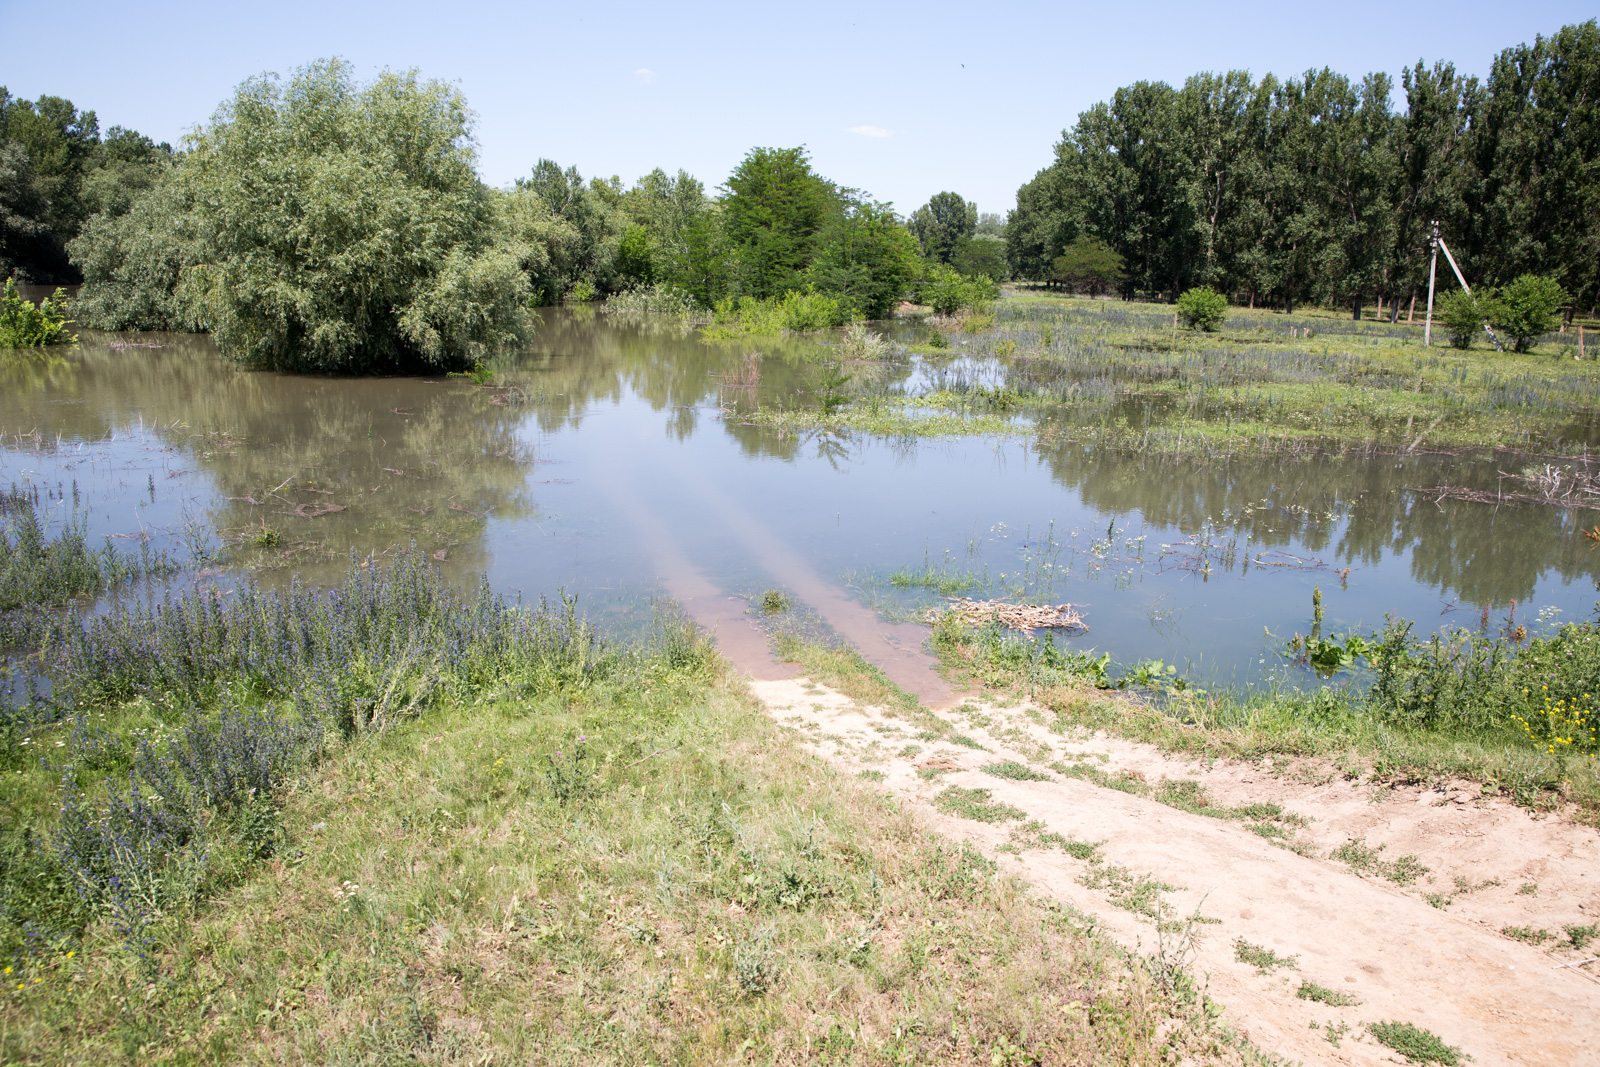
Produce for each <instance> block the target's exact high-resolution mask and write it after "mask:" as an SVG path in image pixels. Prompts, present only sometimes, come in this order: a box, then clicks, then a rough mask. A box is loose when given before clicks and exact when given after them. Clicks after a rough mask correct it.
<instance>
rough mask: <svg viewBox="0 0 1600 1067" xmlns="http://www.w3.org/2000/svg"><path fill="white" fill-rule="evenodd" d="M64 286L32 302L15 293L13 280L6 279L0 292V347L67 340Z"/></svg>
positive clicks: (15, 285) (34, 344)
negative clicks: (2, 292) (53, 293)
mask: <svg viewBox="0 0 1600 1067" xmlns="http://www.w3.org/2000/svg"><path fill="white" fill-rule="evenodd" d="M66 298H67V293H66V290H64V289H57V290H56V291H55V295H54V296H48V297H45V298H44V299H43V300H41V301H39V302H38V303H37V304H35V303H34V302H33V301H31V300H24V299H22V297H21V296H20V295H19V294H18V293H17V283H16V280H15V279H13V278H7V279H6V287H5V293H4V295H0V348H40V347H43V346H45V345H60V344H66V343H68V342H70V341H71V340H72V339H73V338H72V334H71V333H69V332H68V331H67V327H68V326H69V325H71V323H72V320H71V319H69V318H67V313H66V311H65V309H64V308H63V307H62V305H63V304H64V303H65V301H66Z"/></svg>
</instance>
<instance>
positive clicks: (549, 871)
mask: <svg viewBox="0 0 1600 1067" xmlns="http://www.w3.org/2000/svg"><path fill="white" fill-rule="evenodd" d="M691 651H692V650H691ZM107 710H108V712H109V713H112V714H117V713H122V709H120V708H112V707H108V709H107ZM580 737H581V738H584V739H585V740H584V741H583V742H582V745H581V748H580V747H579V743H578V741H577V739H578V738H580ZM558 752H559V753H561V755H560V756H557V753H558ZM974 802H975V803H982V801H979V800H974ZM273 842H274V844H273V847H272V849H271V850H270V853H269V854H268V855H267V856H266V857H265V858H263V859H255V860H249V859H247V858H242V860H241V863H240V865H239V866H238V868H237V869H236V870H235V871H234V872H233V877H232V878H231V880H229V881H228V882H227V884H219V885H218V886H216V887H215V889H216V891H215V892H214V893H212V894H210V895H208V896H206V897H205V898H202V899H196V900H194V901H193V902H192V903H191V904H188V905H184V906H181V907H176V908H174V909H172V910H171V911H169V912H168V913H166V914H164V915H163V916H162V917H161V919H160V921H159V922H158V923H157V924H156V926H155V927H154V928H153V929H152V930H151V931H150V943H149V946H148V950H147V951H146V952H145V953H144V955H143V956H142V957H141V956H139V955H136V954H133V953H131V952H130V951H129V949H128V947H127V946H126V944H125V941H124V938H123V936H122V934H121V933H120V932H119V931H118V930H117V929H116V928H115V924H114V923H113V922H110V921H97V922H93V923H91V924H89V925H88V926H87V927H86V928H84V929H83V931H82V932H81V935H79V936H78V937H76V938H74V939H73V940H71V941H70V942H66V943H63V945H62V946H61V947H59V948H57V947H52V946H45V947H43V948H41V950H40V951H39V952H38V953H37V954H36V955H34V956H33V957H30V959H29V961H28V962H27V963H26V964H25V965H23V966H22V968H21V969H20V970H17V971H14V974H15V975H16V977H17V981H18V982H20V983H21V984H22V986H23V988H22V989H21V990H13V991H12V992H11V993H9V994H8V995H6V996H5V997H4V998H3V999H0V1059H3V1060H4V1061H5V1062H8V1063H18V1064H57V1063H72V1064H99V1063H107V1062H124V1061H130V1062H151V1063H183V1064H236V1063H249V1064H266V1063H278V1062H285V1061H289V1062H324V1063H354V1062H368V1063H389V1062H394V1063H399V1062H411V1063H455V1062H462V1063H470V1062H502V1061H504V1062H531V1061H548V1060H550V1059H552V1058H557V1059H562V1058H565V1059H566V1060H568V1061H570V1062H584V1063H601V1064H606V1063H613V1064H631V1063H646V1062H653V1063H665V1062H675V1063H690V1062H693V1063H723V1062H727V1063H732V1062H745V1060H746V1057H747V1055H748V1053H749V1051H750V1050H751V1049H756V1048H759V1049H762V1050H765V1052H766V1053H767V1054H768V1055H772V1056H777V1057H779V1058H781V1059H795V1060H802V1059H803V1060H811V1061H825V1062H830V1063H880V1062H981V1063H991V1062H1019V1063H1021V1062H1051V1063H1083V1064H1089V1063H1100V1062H1105V1061H1106V1058H1107V1057H1111V1058H1114V1059H1115V1060H1117V1061H1118V1062H1139V1063H1155V1062H1160V1061H1161V1058H1162V1056H1163V1055H1164V1054H1165V1053H1166V1052H1167V1051H1168V1050H1169V1049H1173V1048H1176V1049H1178V1050H1180V1051H1181V1054H1183V1055H1185V1056H1187V1057H1189V1058H1190V1059H1192V1060H1194V1061H1197V1062H1243V1061H1244V1057H1245V1055H1246V1053H1245V1052H1244V1051H1242V1050H1241V1049H1239V1048H1238V1047H1237V1046H1236V1045H1235V1044H1233V1043H1231V1039H1229V1038H1228V1037H1227V1035H1226V1033H1225V1032H1223V1031H1221V1030H1214V1029H1212V1028H1211V1027H1212V1023H1211V1020H1210V1017H1209V1016H1208V1015H1206V1014H1205V1013H1203V1012H1200V1011H1199V1010H1198V1009H1196V1008H1195V1007H1194V1005H1193V1004H1192V1003H1189V1002H1188V1001H1179V1000H1175V999H1170V998H1168V997H1166V996H1165V995H1163V994H1162V993H1161V991H1160V990H1159V988H1158V987H1157V986H1156V984H1155V983H1154V982H1153V980H1152V979H1151V978H1150V977H1149V975H1148V973H1147V971H1146V969H1145V968H1144V967H1143V966H1142V965H1141V964H1140V963H1139V961H1138V960H1136V959H1135V958H1133V957H1131V956H1129V955H1126V954H1123V953H1121V952H1119V951H1118V950H1117V949H1115V948H1114V947H1113V946H1112V945H1110V943H1109V942H1107V941H1105V940H1104V939H1102V938H1100V937H1099V936H1097V935H1094V934H1091V933H1089V932H1087V931H1086V929H1085V927H1083V926H1082V925H1080V924H1079V922H1078V921H1077V920H1076V919H1074V918H1073V917H1072V916H1071V915H1070V914H1069V913H1067V912H1065V911H1062V910H1059V909H1056V908H1053V907H1050V906H1049V905H1047V904H1044V903H1041V902H1038V901H1036V900H1035V899H1034V898H1033V897H1031V896H1030V895H1029V894H1028V893H1027V891H1026V890H1025V887H1023V886H1021V885H1018V884H1016V883H1013V882H1012V881H1011V880H1009V879H1006V878H1003V877H999V876H997V874H996V871H995V868H994V866H993V864H991V863H990V862H989V861H987V860H985V859H983V858H982V857H981V856H979V855H977V854H976V853H974V852H972V851H971V850H968V849H965V848H963V847H960V846H954V845H951V844H949V843H946V842H942V841H939V840H937V839H934V838H931V837H930V836H929V835H928V834H927V833H926V832H925V831H924V830H922V829H920V828H919V827H918V825H917V823H916V821H915V820H914V819H913V818H911V817H910V816H908V815H906V814H904V813H902V812H901V811H899V810H898V809H897V808H896V806H894V805H893V804H891V803H889V802H888V801H885V800H883V799H882V798H880V797H877V796H875V795H874V794H873V791H872V790H871V789H870V787H867V786H865V785H863V786H857V785H854V784H852V782H851V780H850V779H849V778H846V777H843V776H840V775H837V774H834V773H833V772H831V771H829V770H828V769H827V768H826V767H825V766H824V765H822V764H820V763H817V762H816V761H814V760H811V759H809V758H807V757H805V756H803V755H802V754H800V753H799V752H798V751H797V750H795V749H794V748H793V747H792V745H791V743H790V742H789V741H787V740H786V739H785V738H784V737H783V736H782V734H781V731H779V730H778V729H777V728H776V727H775V726H774V725H773V724H772V723H771V722H770V721H769V719H768V718H767V716H766V715H765V713H764V712H763V710H762V709H761V708H760V707H759V706H758V705H757V704H756V703H755V702H754V701H753V700H752V699H750V698H749V697H748V695H746V694H745V693H744V692H743V691H742V689H741V688H740V686H739V685H738V684H737V683H734V682H732V681H730V680H729V679H728V678H727V677H726V676H725V675H723V674H722V673H721V668H720V667H719V666H718V665H717V664H716V662H715V661H714V660H713V659H712V658H711V657H710V656H709V655H708V654H707V653H706V652H705V651H704V650H703V646H702V651H701V652H700V653H698V654H695V655H689V654H687V653H686V652H685V651H684V650H682V649H678V650H675V651H671V652H670V654H669V652H667V651H663V652H661V653H658V654H654V655H653V657H650V658H645V659H641V660H638V661H636V668H635V670H634V671H632V672H625V673H624V674H621V675H615V676H612V677H610V678H609V679H602V680H598V681H595V682H593V683H592V684H588V685H586V686H583V687H581V688H558V689H550V690H546V691H529V692H522V693H519V694H516V695H506V694H496V693H495V692H494V691H493V689H492V687H491V688H490V689H487V690H480V691H478V692H476V693H471V692H468V693H460V694H457V695H454V696H451V697H449V698H448V699H445V700H442V701H440V702H438V703H436V704H434V705H432V706H430V707H428V708H427V709H426V710H424V711H422V712H421V713H420V715H419V716H418V717H416V718H414V719H412V720H411V721H408V722H401V723H397V724H396V725H395V726H393V727H392V728H390V729H387V730H381V731H373V732H370V733H366V734H362V735H359V736H356V737H354V738H352V739H350V740H349V741H347V742H344V743H340V744H337V745H335V746H334V747H333V748H332V749H330V750H329V751H328V752H327V753H326V754H325V756H324V758H323V759H322V761H321V762H320V763H319V764H316V765H315V766H313V767H310V768H308V769H307V770H306V771H305V772H304V773H303V774H302V775H301V776H300V777H298V778H297V779H296V780H295V781H294V783H293V784H292V785H291V786H290V787H289V788H288V789H287V790H286V791H285V793H284V794H283V796H282V798H281V812H280V821H279V829H278V830H277V831H275V834H274V837H273ZM14 966H16V965H14ZM8 977H11V976H9V975H8ZM1066 1005H1078V1007H1076V1008H1073V1009H1072V1010H1067V1009H1066V1007H1065V1006H1066ZM1086 1021H1092V1025H1086Z"/></svg>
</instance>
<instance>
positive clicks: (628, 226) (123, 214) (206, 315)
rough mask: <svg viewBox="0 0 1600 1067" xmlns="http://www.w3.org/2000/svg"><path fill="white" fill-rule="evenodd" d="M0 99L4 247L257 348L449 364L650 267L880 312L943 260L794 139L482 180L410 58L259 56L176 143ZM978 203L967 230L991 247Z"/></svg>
mask: <svg viewBox="0 0 1600 1067" xmlns="http://www.w3.org/2000/svg"><path fill="white" fill-rule="evenodd" d="M3 99H4V100H5V101H6V108H7V110H6V112H5V115H6V119H7V122H8V123H13V120H14V125H15V128H17V129H20V130H23V131H24V132H25V133H27V134H28V137H31V138H32V139H31V140H29V139H28V137H24V138H21V139H20V140H17V141H15V142H8V143H7V145H6V149H5V152H6V154H5V155H3V156H0V161H3V162H9V163H11V164H13V166H12V170H11V171H9V172H7V171H4V170H0V197H3V199H0V212H3V213H0V226H4V227H5V229H4V230H3V231H0V232H3V234H4V235H5V241H6V244H5V245H4V246H3V248H4V250H5V255H6V260H5V262H3V263H0V268H4V270H5V272H6V273H8V274H9V273H11V272H13V271H16V272H19V273H23V274H26V275H29V276H31V277H32V278H34V279H35V280H40V281H58V280H68V281H70V280H75V279H73V278H71V277H70V274H71V273H72V272H73V271H77V272H81V277H82V279H83V281H84V283H85V284H84V287H83V289H82V291H81V293H80V294H79V298H78V299H77V301H76V304H75V307H74V311H75V315H76V317H77V318H78V320H79V321H80V322H82V323H83V324H85V325H88V326H92V327H98V328H103V329H161V330H210V331H211V332H212V333H213V334H214V335H215V338H216V340H217V343H218V345H219V346H220V347H221V348H222V349H223V351H224V352H226V353H228V354H229V355H231V356H234V357H236V358H240V359H243V360H246V361H249V362H252V363H254V364H257V365H261V366H267V367H278V368H304V369H319V370H339V371H349V370H372V369H379V370H384V369H402V368H406V367H414V366H448V365H459V364H462V363H464V362H469V361H471V360H472V359H475V358H477V357H478V356H479V355H480V354H481V353H482V352H484V351H485V350H486V349H487V348H488V347H491V346H494V345H497V344H503V343H508V342H514V341H516V340H517V339H519V338H521V337H523V336H524V335H525V334H526V330H527V326H528V323H529V321H530V320H529V316H528V314H527V310H528V308H529V306H530V305H532V304H538V303H551V302H554V301H557V300H561V299H595V298H600V297H605V296H608V295H611V294H616V293H620V292H625V291H631V290H638V289H641V288H644V287H657V288H658V289H661V290H670V291H672V292H673V293H674V294H675V295H676V296H677V297H681V298H684V299H686V300H688V301H691V302H693V303H695V304H699V305H701V306H705V307H710V306H712V305H714V304H716V303H718V302H719V301H723V300H728V299H738V298H754V299H757V300H771V299H775V298H782V297H784V296H785V295H786V294H789V293H794V292H816V293H821V294H825V295H827V296H828V297H829V298H830V299H833V300H835V301H837V302H838V303H839V305H841V306H843V307H846V308H848V311H849V313H850V314H851V315H852V316H862V317H881V316H884V315H886V314H888V313H889V312H890V310H891V309H892V308H893V306H894V304H895V303H896V301H898V300H899V299H901V297H902V296H903V295H905V294H906V293H907V292H908V291H910V290H912V289H913V288H914V287H915V285H916V283H917V282H918V281H919V279H921V278H922V277H923V276H924V275H928V274H930V265H933V268H932V269H931V273H932V274H934V275H939V271H941V270H942V271H944V272H946V273H948V272H950V271H951V268H949V267H947V266H943V260H942V259H941V258H940V257H939V256H938V255H934V256H933V257H932V258H929V257H927V256H925V255H924V254H923V252H922V248H921V246H920V244H919V241H918V239H917V237H916V236H914V235H913V233H912V231H911V230H910V229H908V228H907V226H906V225H905V223H904V221H903V220H901V219H900V218H899V217H898V216H897V215H896V214H895V212H894V211H893V209H892V207H891V206H890V205H888V204H883V203H878V202H876V201H874V200H872V199H871V198H870V197H868V196H866V195H864V194H862V193H861V192H860V191H859V190H855V189H850V188H846V187H843V186H840V185H837V184H835V183H834V182H831V181H829V180H827V179H826V178H824V177H822V176H821V175H819V174H817V173H816V172H815V170H814V169H813V167H812V165H811V162H810V159H809V158H808V156H807V154H806V152H805V150H804V149H803V148H791V149H775V148H756V149H753V150H751V152H750V153H749V154H748V155H747V156H746V157H745V158H744V160H743V161H742V162H741V163H740V164H739V166H738V167H737V168H736V169H735V170H734V172H733V174H732V175H731V176H730V177H729V178H728V180H727V182H726V184H725V186H724V187H722V189H720V190H719V191H718V192H719V195H708V193H707V190H706V189H705V187H704V186H703V185H702V184H701V183H700V182H699V181H697V180H696V179H695V178H693V177H691V176H690V175H688V174H686V173H684V172H682V171H680V172H679V173H678V174H677V175H675V176H669V175H668V174H666V173H665V172H663V171H661V170H656V171H654V172H652V173H650V174H648V175H646V176H644V177H643V178H641V179H639V181H638V182H636V183H634V184H633V185H632V186H631V187H630V186H625V185H624V184H623V183H622V182H621V181H620V180H619V179H617V178H611V179H599V178H595V179H590V180H585V179H584V178H583V176H582V175H581V174H580V173H579V172H578V171H577V170H576V168H570V167H569V168H565V169H564V168H562V167H561V166H560V165H558V164H557V163H555V162H552V161H550V160H540V161H539V163H538V164H537V165H535V166H534V167H533V169H532V171H531V173H530V174H529V176H528V177H526V178H522V179H519V180H518V181H517V182H516V183H515V185H514V186H513V187H512V188H508V189H493V188H489V187H487V186H485V185H484V184H483V183H482V182H481V181H480V180H479V179H478V177H477V174H476V170H475V164H476V156H475V150H474V142H473V125H472V113H471V112H470V110H469V109H468V107H467V104H466V101H465V99H464V98H463V97H462V96H461V94H460V92H459V91H458V90H456V89H455V88H453V87H451V86H449V85H446V84H444V83H441V82H437V81H423V80H421V79H419V78H418V76H417V75H416V74H415V73H405V74H395V73H385V74H383V75H381V76H380V77H378V78H377V79H376V80H374V81H373V82H371V83H368V84H359V83H357V82H356V81H355V80H354V79H353V76H352V72H351V69H350V67H349V66H348V64H346V63H344V62H342V61H339V60H331V61H325V62H319V63H316V64H312V65H311V66H308V67H306V68H303V69H301V70H299V71H297V72H296V73H295V74H294V75H293V76H292V77H290V78H289V79H287V80H286V82H280V81H279V80H278V79H276V78H274V77H269V76H262V77H258V78H253V79H251V80H249V81H247V82H245V83H244V84H242V85H241V86H240V87H239V88H238V89H237V90H236V92H235V94H234V96H233V98H232V99H231V100H229V101H227V102H226V103H225V104H224V105H223V106H222V107H221V108H219V109H218V111H217V112H216V114H215V115H214V116H213V117H212V119H211V121H210V122H209V123H207V124H205V125H204V126H201V127H199V128H198V129H197V130H196V131H195V132H194V133H193V134H192V135H191V136H190V137H189V138H188V139H187V141H186V143H185V145H184V148H183V150H182V151H181V152H178V153H173V152H172V151H170V150H169V149H167V147H166V146H155V145H151V144H150V143H149V141H148V140H147V139H145V138H142V137H139V135H137V134H129V133H126V132H125V131H116V130H114V131H112V134H111V135H110V136H108V137H106V138H105V139H104V140H101V139H100V138H99V137H98V134H97V132H96V127H95V122H94V116H93V113H92V112H91V113H85V114H82V115H80V114H78V113H77V112H76V111H75V110H74V109H73V108H72V105H71V104H70V103H69V102H66V101H55V100H53V98H45V99H44V100H41V101H40V102H39V103H38V104H37V105H29V104H17V103H13V102H10V99H9V97H4V98H3ZM41 115H42V116H44V117H43V118H40V116H41ZM16 116H20V118H16ZM6 128H7V129H10V128H12V126H11V125H8V126H7V127H6ZM39 130H45V131H46V132H45V133H39V132H38V131H39ZM61 131H66V132H65V133H62V132H61ZM52 138H54V140H52ZM63 139H64V141H63ZM57 142H62V143H65V144H66V145H67V146H68V148H69V149H70V151H68V150H65V149H62V150H58V147H59V146H57ZM52 146H57V147H52ZM52 153H54V154H52ZM73 153H76V155H74V154H73ZM141 153H142V154H141ZM60 159H68V160H69V161H70V160H74V159H75V160H77V162H73V163H63V162H60ZM129 159H136V160H137V161H138V166H139V168H141V169H138V171H137V173H131V172H130V171H128V170H127V168H129V167H132V166H133V164H131V163H127V164H126V165H125V166H124V163H125V161H126V160H129ZM42 161H43V162H42ZM52 161H54V162H52ZM114 166H124V170H123V171H115V172H114V171H113V167H114ZM74 168H75V169H74ZM101 172H105V173H106V174H107V175H109V176H111V177H108V178H107V179H105V180H103V181H102V180H101V179H100V178H99V177H98V175H99V174H100V173H101ZM7 174H10V175H12V177H7V176H6V175H7ZM102 186H104V187H105V188H104V190H103V191H97V190H101V187H102ZM113 194H114V195H113ZM957 199H959V198H957ZM18 205H22V206H21V207H20V208H19V207H18ZM30 211H31V213H30ZM975 225H976V223H975V222H974V223H973V224H972V225H970V226H967V227H966V229H967V231H968V232H966V233H964V234H963V236H962V237H961V239H960V240H959V241H958V242H957V244H958V245H959V246H960V247H959V248H956V249H955V250H954V251H956V252H958V253H959V252H963V250H966V249H968V248H970V246H971V245H973V244H974V243H975V241H977V240H979V239H980V238H981V239H982V240H986V241H987V242H988V244H989V245H991V246H993V247H995V248H998V247H1000V245H999V242H998V240H997V239H996V238H994V237H992V236H991V237H987V238H982V237H981V235H977V234H975V233H973V232H971V231H972V230H974V229H975ZM968 258H969V259H970V258H971V257H970V255H968ZM1000 261H1001V262H1003V259H1001V260H1000Z"/></svg>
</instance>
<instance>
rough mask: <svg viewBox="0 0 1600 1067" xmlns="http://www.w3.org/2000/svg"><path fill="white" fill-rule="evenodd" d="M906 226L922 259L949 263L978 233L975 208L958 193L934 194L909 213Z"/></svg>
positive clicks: (976, 210) (975, 205)
mask: <svg viewBox="0 0 1600 1067" xmlns="http://www.w3.org/2000/svg"><path fill="white" fill-rule="evenodd" d="M906 225H907V226H909V227H910V228H911V232H912V233H913V234H915V235H916V238H917V243H918V244H920V245H921V246H922V254H923V255H925V256H927V257H928V258H929V259H933V260H937V261H939V262H940V263H949V262H950V261H951V260H953V259H955V257H956V255H957V253H959V252H960V251H961V248H962V246H964V245H965V244H966V243H967V242H968V241H970V240H971V239H972V235H973V234H974V233H976V232H977V230H978V205H977V204H974V203H972V202H971V201H970V200H963V199H962V198H961V196H960V195H959V194H957V193H950V192H944V193H934V194H933V196H932V197H931V198H929V200H928V202H927V203H926V204H923V205H922V206H921V207H919V208H917V210H915V211H913V212H912V213H911V218H910V219H909V220H908V221H907V223H906Z"/></svg>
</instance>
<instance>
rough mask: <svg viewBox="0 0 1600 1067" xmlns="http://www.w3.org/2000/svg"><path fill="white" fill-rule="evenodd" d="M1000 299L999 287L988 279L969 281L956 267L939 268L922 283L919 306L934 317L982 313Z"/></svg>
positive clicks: (979, 277) (982, 276)
mask: <svg viewBox="0 0 1600 1067" xmlns="http://www.w3.org/2000/svg"><path fill="white" fill-rule="evenodd" d="M999 296H1000V287H999V286H998V285H997V284H996V283H995V281H994V279H993V278H990V277H988V276H987V275H978V276H976V277H967V276H965V275H963V274H961V273H960V272H959V271H957V270H956V269H955V268H954V267H947V266H945V265H944V264H938V265H935V266H934V267H932V268H931V269H930V270H929V272H928V274H927V276H926V277H925V278H924V279H923V282H922V286H921V294H920V298H919V302H920V303H923V304H927V305H928V306H929V307H931V308H932V309H933V313H934V314H935V315H954V314H956V313H958V312H961V311H982V310H983V309H985V308H987V307H988V306H989V305H990V304H992V303H993V302H994V301H995V300H996V299H997V298H998V297H999Z"/></svg>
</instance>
